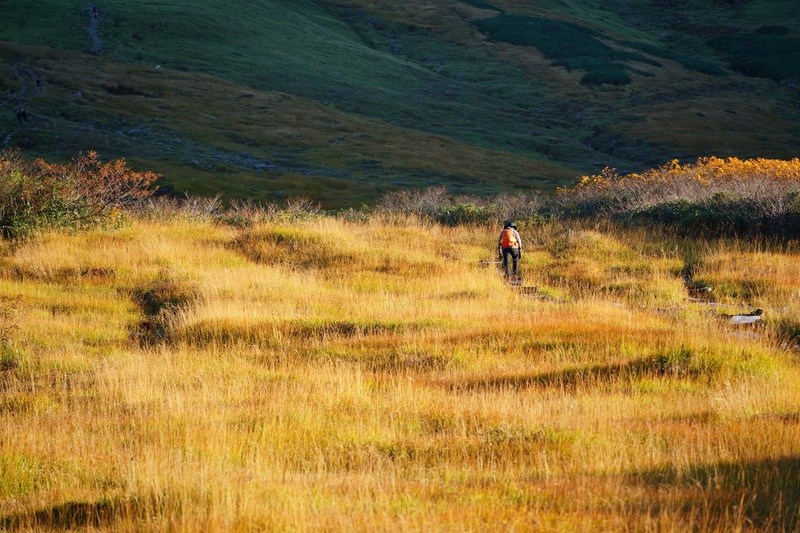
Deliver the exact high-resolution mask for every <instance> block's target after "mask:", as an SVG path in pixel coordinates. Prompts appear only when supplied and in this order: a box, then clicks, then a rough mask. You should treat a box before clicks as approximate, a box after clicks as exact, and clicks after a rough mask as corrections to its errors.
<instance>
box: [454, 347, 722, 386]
mask: <svg viewBox="0 0 800 533" xmlns="http://www.w3.org/2000/svg"><path fill="white" fill-rule="evenodd" d="M713 372H714V367H713V366H704V365H702V364H697V363H696V362H694V361H693V358H692V355H691V353H690V352H684V351H680V352H677V353H671V354H666V355H659V356H656V357H650V358H642V359H635V360H633V361H629V362H627V363H614V364H609V365H592V366H584V367H579V368H568V369H565V370H558V371H555V372H546V373H541V374H521V375H514V376H499V377H481V378H472V379H467V380H463V379H461V380H450V381H448V382H441V383H440V385H444V386H446V387H449V388H452V389H456V390H498V389H524V388H529V387H543V388H559V389H574V388H577V387H579V386H584V387H602V386H605V385H610V384H613V383H626V382H630V381H634V380H636V379H641V378H646V377H674V378H688V379H698V378H700V377H703V376H706V377H708V378H710V377H711V375H712V374H713Z"/></svg>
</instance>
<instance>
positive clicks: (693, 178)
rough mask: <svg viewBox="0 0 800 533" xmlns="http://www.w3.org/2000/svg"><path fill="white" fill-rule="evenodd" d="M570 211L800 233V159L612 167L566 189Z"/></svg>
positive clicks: (691, 228)
mask: <svg viewBox="0 0 800 533" xmlns="http://www.w3.org/2000/svg"><path fill="white" fill-rule="evenodd" d="M552 209H553V210H554V212H556V213H557V216H560V217H564V218H581V217H588V218H596V219H608V220H614V221H623V222H630V223H634V224H652V223H660V224H663V225H666V226H671V227H677V228H680V229H682V230H684V231H688V232H691V233H694V234H704V235H715V234H716V235H720V234H732V233H733V234H738V235H745V234H751V235H752V234H762V233H764V234H766V233H768V234H771V235H786V236H797V235H798V234H800V159H793V160H791V161H781V160H770V159H750V160H741V159H737V158H728V159H720V158H715V157H709V158H701V159H699V160H698V161H697V163H695V164H688V165H680V164H679V163H678V162H677V161H672V162H670V163H668V164H666V165H663V166H661V167H658V168H655V169H652V170H648V171H646V172H643V173H641V174H628V175H619V174H618V173H617V172H616V170H614V169H609V168H606V169H604V170H603V171H602V172H601V173H600V174H598V175H594V176H584V177H583V178H582V179H581V182H580V183H579V184H578V185H577V186H575V187H574V188H571V189H566V190H562V191H561V194H560V195H559V196H558V197H557V198H556V199H555V200H554V202H553V205H552Z"/></svg>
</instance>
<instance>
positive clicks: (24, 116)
mask: <svg viewBox="0 0 800 533" xmlns="http://www.w3.org/2000/svg"><path fill="white" fill-rule="evenodd" d="M27 121H28V112H27V111H25V108H24V107H20V108H19V109H18V110H17V122H19V124H20V126H21V125H22V123H23V122H27Z"/></svg>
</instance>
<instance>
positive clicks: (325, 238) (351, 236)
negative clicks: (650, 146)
mask: <svg viewBox="0 0 800 533" xmlns="http://www.w3.org/2000/svg"><path fill="white" fill-rule="evenodd" d="M352 218H353V219H352V220H347V219H345V218H341V217H335V216H330V215H326V216H305V217H295V218H288V217H281V216H273V217H271V218H265V219H261V220H258V221H255V222H253V223H251V224H244V225H242V224H239V225H226V224H222V223H219V222H214V221H211V220H210V219H208V218H206V217H202V216H194V217H192V216H189V214H187V213H186V212H171V211H169V210H166V211H151V212H150V214H149V215H140V216H138V217H134V218H131V219H129V221H128V222H127V223H126V224H124V225H122V226H120V227H117V228H111V229H96V230H91V231H89V232H86V233H80V234H74V233H63V232H53V231H50V232H44V233H41V234H39V235H38V236H37V237H34V238H31V239H28V240H26V241H23V242H20V243H18V244H14V245H12V244H10V243H5V244H4V245H3V246H4V248H3V250H2V258H0V265H1V266H0V297H2V304H1V305H0V311H2V313H0V334H2V340H3V342H2V350H3V351H2V358H0V387H1V389H0V390H1V391H2V394H0V427H2V430H1V431H0V529H3V530H5V529H20V530H31V531H49V530H63V529H67V528H79V529H83V530H104V531H131V530H136V531H200V530H205V531H253V530H299V531H303V530H309V531H317V530H357V531H376V530H377V531H381V530H385V531H388V530H392V531H395V530H403V531H474V530H522V531H526V530H546V531H574V530H633V531H743V530H760V531H794V530H797V528H798V527H800V506H799V505H798V501H800V461H798V457H800V438H799V437H800V435H799V433H800V379H799V378H800V365H798V359H797V354H798V352H797V350H796V344H795V343H796V337H797V333H798V329H800V328H798V324H800V316H798V314H797V304H798V302H797V299H798V289H800V261H798V255H800V250H798V249H797V246H796V243H795V244H792V243H790V244H786V243H784V244H780V243H777V242H771V241H769V240H767V239H753V240H735V239H715V240H710V239H706V240H704V239H691V240H689V239H686V238H683V237H682V236H681V235H680V234H677V233H675V232H663V231H656V230H653V229H646V228H644V229H622V228H620V227H616V226H613V225H610V224H609V225H590V224H588V223H580V222H575V223H573V224H567V223H565V222H552V223H545V224H539V225H535V226H534V225H528V226H525V225H523V224H522V223H521V224H520V230H521V232H522V234H523V237H524V238H525V239H526V247H525V251H524V257H523V260H522V269H523V274H524V285H525V286H528V287H537V289H536V291H535V292H534V291H532V290H528V291H523V290H514V289H512V288H510V287H509V286H508V285H507V284H505V283H504V281H503V279H502V276H501V275H500V274H499V272H497V271H496V270H495V268H494V266H493V265H490V266H488V267H487V266H482V263H481V262H482V261H493V260H494V253H495V252H494V247H495V246H496V239H497V233H498V231H499V229H498V228H497V227H495V226H493V225H488V224H487V225H461V226H455V227H449V226H441V225H438V224H435V223H432V222H428V221H425V220H423V219H419V218H415V217H405V216H401V215H397V214H394V215H391V214H385V213H384V214H381V213H380V212H375V213H372V214H369V215H366V216H362V217H352ZM687 262H691V265H692V268H693V269H694V276H695V279H698V280H703V281H704V282H706V283H708V284H710V285H712V286H713V287H714V291H713V292H712V294H714V298H715V299H716V301H717V302H719V303H720V304H723V303H724V304H726V306H727V307H725V306H711V305H708V304H698V303H690V302H689V301H688V300H687V294H686V292H685V290H684V286H683V282H682V272H683V271H684V269H685V268H686V266H687ZM739 306H743V307H744V309H746V310H749V309H751V308H753V307H760V308H762V309H764V322H765V327H763V328H758V329H735V328H732V327H730V326H728V325H727V322H726V320H725V319H724V318H723V317H721V316H720V315H719V313H731V312H737V311H738V310H740V309H741V307H739Z"/></svg>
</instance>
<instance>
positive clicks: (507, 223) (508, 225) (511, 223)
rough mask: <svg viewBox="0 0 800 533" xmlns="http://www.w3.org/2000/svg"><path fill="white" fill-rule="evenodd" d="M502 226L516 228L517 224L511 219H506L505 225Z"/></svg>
mask: <svg viewBox="0 0 800 533" xmlns="http://www.w3.org/2000/svg"><path fill="white" fill-rule="evenodd" d="M503 227H504V228H514V229H517V225H516V224H514V222H512V221H511V220H506V223H505V225H504V226H503Z"/></svg>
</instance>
